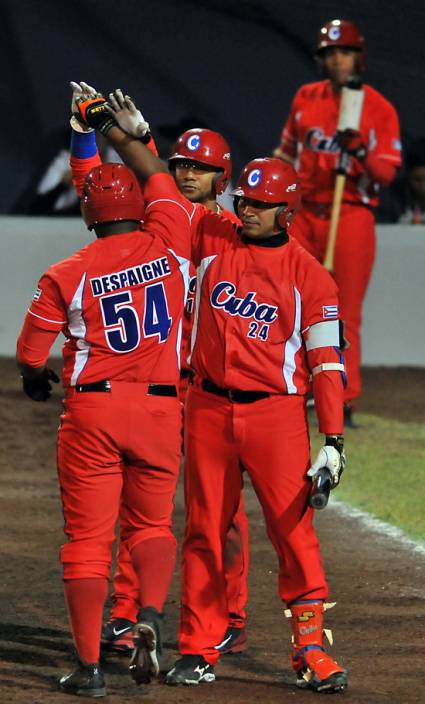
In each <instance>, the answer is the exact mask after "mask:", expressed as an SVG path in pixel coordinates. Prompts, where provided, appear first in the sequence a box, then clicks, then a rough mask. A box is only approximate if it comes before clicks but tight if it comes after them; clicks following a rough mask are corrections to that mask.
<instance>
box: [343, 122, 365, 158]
mask: <svg viewBox="0 0 425 704" xmlns="http://www.w3.org/2000/svg"><path fill="white" fill-rule="evenodd" d="M336 138H337V142H338V144H339V146H340V147H341V149H342V150H343V151H344V152H347V154H349V155H350V156H354V157H355V158H356V159H359V161H364V160H365V159H366V157H367V146H366V144H365V143H364V142H363V137H362V135H361V133H360V132H359V131H358V130H350V129H348V128H347V129H346V130H344V131H343V132H337V135H336Z"/></svg>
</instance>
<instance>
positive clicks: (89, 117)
mask: <svg viewBox="0 0 425 704" xmlns="http://www.w3.org/2000/svg"><path fill="white" fill-rule="evenodd" d="M75 102H76V104H77V112H76V113H75V117H76V119H77V120H78V121H79V122H80V123H81V124H82V125H84V126H85V127H92V128H93V129H94V130H97V131H98V132H101V133H102V134H104V135H106V134H107V133H108V132H109V130H110V129H111V127H117V126H118V123H117V121H116V120H115V118H114V116H113V115H112V113H111V112H110V110H109V105H108V103H107V102H106V100H105V98H103V96H102V95H101V94H100V93H97V94H96V96H94V97H87V95H82V96H81V97H80V98H78V97H77V98H76V101H75Z"/></svg>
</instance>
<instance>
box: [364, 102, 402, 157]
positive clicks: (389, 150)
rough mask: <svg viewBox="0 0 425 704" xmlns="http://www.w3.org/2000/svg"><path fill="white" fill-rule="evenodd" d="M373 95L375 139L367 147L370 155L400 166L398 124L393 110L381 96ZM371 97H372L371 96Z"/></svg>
mask: <svg viewBox="0 0 425 704" xmlns="http://www.w3.org/2000/svg"><path fill="white" fill-rule="evenodd" d="M372 95H373V98H374V100H373V104H374V108H375V116H376V117H375V125H376V128H375V129H376V139H373V136H372V140H371V141H372V144H370V146H369V151H370V153H371V154H375V155H376V156H377V157H379V158H380V159H386V160H388V161H390V162H391V163H392V164H394V166H400V165H401V140H400V124H399V120H398V115H397V113H396V111H395V108H394V107H393V106H392V105H391V103H389V102H388V100H386V99H385V98H383V96H381V95H379V98H380V99H379V100H377V97H378V96H377V95H376V94H372ZM371 97H372V96H371Z"/></svg>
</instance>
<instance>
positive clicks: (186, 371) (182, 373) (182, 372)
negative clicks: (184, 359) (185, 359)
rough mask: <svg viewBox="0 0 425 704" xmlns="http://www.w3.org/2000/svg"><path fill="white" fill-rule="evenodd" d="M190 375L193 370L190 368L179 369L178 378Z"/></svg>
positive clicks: (185, 377)
mask: <svg viewBox="0 0 425 704" xmlns="http://www.w3.org/2000/svg"><path fill="white" fill-rule="evenodd" d="M191 376H193V371H192V370H191V369H187V367H182V369H180V379H187V378H188V377H191Z"/></svg>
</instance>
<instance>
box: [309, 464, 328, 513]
mask: <svg viewBox="0 0 425 704" xmlns="http://www.w3.org/2000/svg"><path fill="white" fill-rule="evenodd" d="M331 488H332V475H331V473H330V471H329V469H328V468H327V467H322V469H319V471H318V472H317V474H316V476H315V478H314V481H313V485H312V487H311V491H310V500H309V503H310V506H311V507H312V508H315V509H316V510H319V511H320V510H321V509H323V508H326V506H327V505H328V501H329V494H330V491H331Z"/></svg>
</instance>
